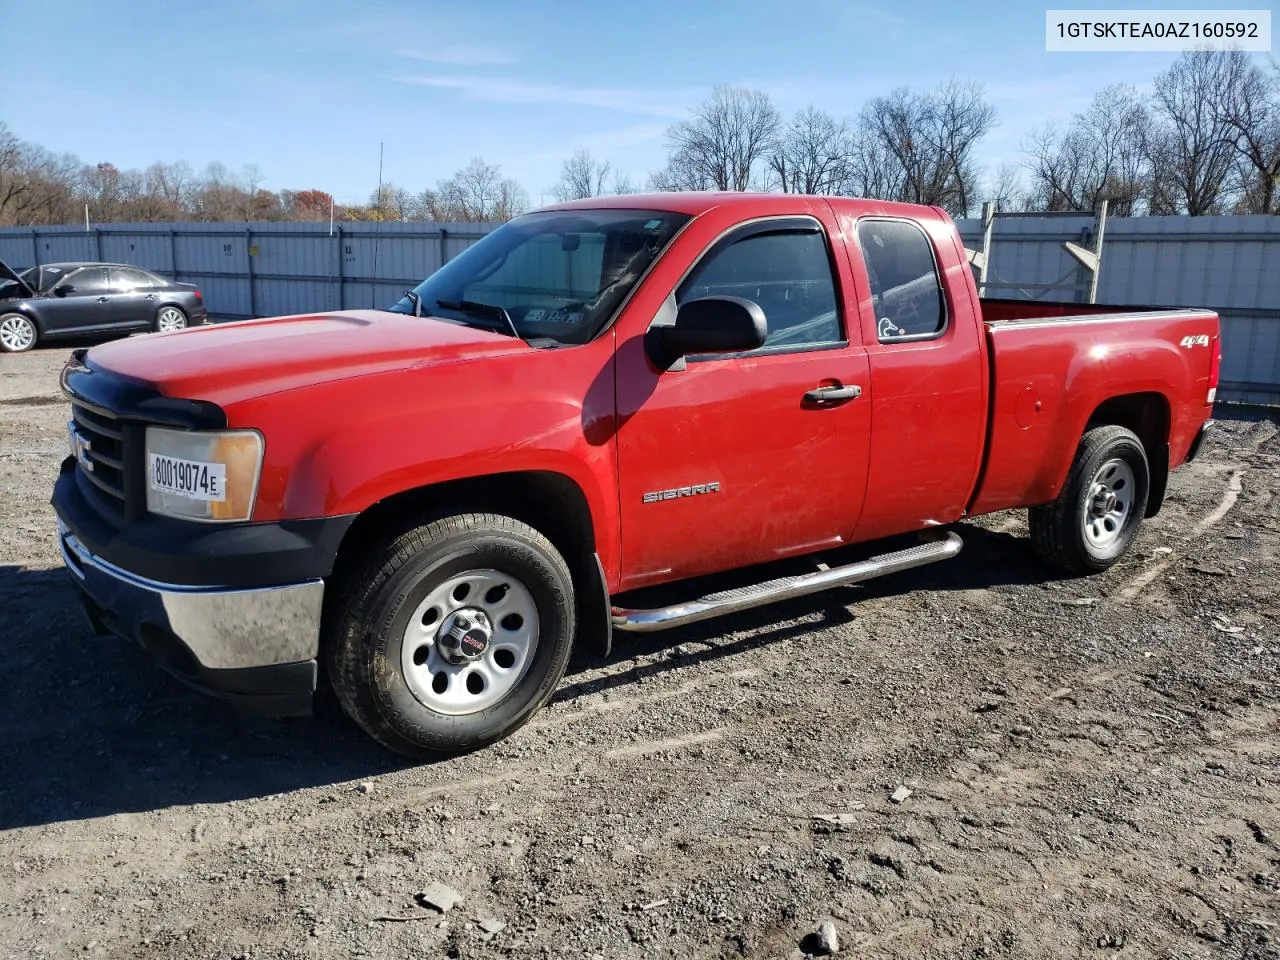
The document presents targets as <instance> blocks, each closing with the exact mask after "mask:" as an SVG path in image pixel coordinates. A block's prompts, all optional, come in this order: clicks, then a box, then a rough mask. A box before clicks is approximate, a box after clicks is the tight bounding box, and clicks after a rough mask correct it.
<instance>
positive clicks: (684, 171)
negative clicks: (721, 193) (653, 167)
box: [646, 149, 717, 191]
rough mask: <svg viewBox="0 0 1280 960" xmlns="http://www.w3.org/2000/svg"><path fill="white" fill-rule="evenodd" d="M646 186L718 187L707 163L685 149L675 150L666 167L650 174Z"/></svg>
mask: <svg viewBox="0 0 1280 960" xmlns="http://www.w3.org/2000/svg"><path fill="white" fill-rule="evenodd" d="M646 186H647V188H648V189H649V190H655V191H668V190H715V189H717V186H716V183H715V181H714V180H713V179H712V178H711V175H710V174H709V173H708V172H707V170H706V165H705V164H703V163H702V162H701V161H699V160H698V159H697V158H695V157H694V156H693V155H692V154H691V153H690V152H689V151H687V150H684V149H678V150H676V151H674V152H673V153H672V154H671V155H670V156H669V157H668V158H667V165H666V166H665V167H663V168H662V169H661V170H657V171H655V172H654V173H651V174H649V177H648V180H647V181H646Z"/></svg>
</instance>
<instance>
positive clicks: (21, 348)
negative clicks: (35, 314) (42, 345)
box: [0, 313, 40, 353]
mask: <svg viewBox="0 0 1280 960" xmlns="http://www.w3.org/2000/svg"><path fill="white" fill-rule="evenodd" d="M39 339H40V331H39V329H38V328H37V327H36V323H35V321H34V320H32V319H31V318H30V317H27V316H24V315H22V314H21V313H6V314H3V315H0V351H3V352H4V353H26V352H27V351H28V350H30V349H31V348H32V347H34V346H35V345H36V343H37V341H39Z"/></svg>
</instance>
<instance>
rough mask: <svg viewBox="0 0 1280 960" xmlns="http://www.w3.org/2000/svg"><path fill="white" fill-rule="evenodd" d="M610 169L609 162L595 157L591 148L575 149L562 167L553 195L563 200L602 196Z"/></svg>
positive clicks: (552, 190)
mask: <svg viewBox="0 0 1280 960" xmlns="http://www.w3.org/2000/svg"><path fill="white" fill-rule="evenodd" d="M609 170H610V166H609V164H608V162H607V161H601V160H597V159H595V157H593V156H591V151H590V150H587V149H585V148H584V149H580V150H575V151H574V153H573V156H571V157H570V158H569V159H568V160H566V161H565V162H564V165H563V166H562V167H561V168H560V180H559V181H558V182H557V183H556V185H555V186H554V187H552V188H551V195H552V196H553V197H555V198H556V199H557V200H559V201H561V202H564V201H566V200H584V199H586V198H587V197H598V196H601V195H603V194H604V192H605V189H604V182H605V178H606V177H608V176H609Z"/></svg>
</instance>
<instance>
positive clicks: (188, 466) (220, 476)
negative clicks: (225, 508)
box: [147, 453, 227, 503]
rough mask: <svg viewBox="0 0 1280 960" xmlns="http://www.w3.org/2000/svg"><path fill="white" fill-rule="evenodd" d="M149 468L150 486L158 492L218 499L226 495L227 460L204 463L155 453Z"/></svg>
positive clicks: (224, 498) (219, 500)
mask: <svg viewBox="0 0 1280 960" xmlns="http://www.w3.org/2000/svg"><path fill="white" fill-rule="evenodd" d="M147 472H148V473H149V474H150V475H151V489H152V490H155V491H157V492H159V493H171V494H173V495H174V496H176V497H185V498H186V499H188V500H211V501H215V502H217V503H221V502H222V501H224V500H226V499H227V489H226V488H227V465H226V464H225V463H201V462H200V461H198V460H181V459H179V458H178V457H166V456H164V455H163V454H159V453H153V454H151V455H150V463H149V464H148V471H147Z"/></svg>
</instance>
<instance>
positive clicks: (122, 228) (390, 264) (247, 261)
mask: <svg viewBox="0 0 1280 960" xmlns="http://www.w3.org/2000/svg"><path fill="white" fill-rule="evenodd" d="M493 228H494V224H475V223H457V224H455V223H445V224H441V223H425V222H419V223H384V224H381V225H378V224H371V223H359V224H350V223H347V224H342V223H339V224H334V228H333V233H332V235H331V234H330V233H329V225H328V224H325V223H253V224H248V223H173V224H170V223H144V224H113V225H111V226H106V227H100V228H96V229H93V230H89V231H85V230H84V228H82V227H81V228H77V227H37V228H35V229H34V230H32V229H12V228H11V229H5V230H0V259H3V260H4V261H5V262H6V263H8V264H9V265H10V266H12V267H14V268H15V269H21V268H23V267H29V266H33V265H35V264H37V263H53V262H56V261H59V260H105V261H108V262H113V263H132V264H135V265H137V266H140V267H145V268H146V269H148V270H154V271H155V272H156V273H159V274H162V275H164V276H166V277H171V278H173V279H176V280H182V281H185V282H188V283H197V284H199V285H200V289H201V291H202V292H203V293H204V297H205V302H206V303H207V304H208V307H209V313H210V315H211V316H213V317H214V318H215V319H219V320H236V319H243V318H246V317H271V316H282V315H286V314H291V313H306V312H308V311H313V310H342V309H347V308H351V307H371V306H374V305H384V304H388V303H393V302H394V301H395V300H397V299H399V297H400V294H401V292H402V291H403V290H404V288H405V287H412V286H416V285H417V284H418V283H419V282H420V281H421V280H422V279H423V278H424V277H426V276H427V275H429V274H430V273H432V272H434V271H435V270H436V269H438V268H439V267H440V265H441V264H442V263H444V262H445V261H446V260H451V259H452V258H453V257H455V256H457V255H458V254H459V253H461V252H462V251H463V250H465V249H466V248H467V247H468V246H470V245H471V244H472V243H474V242H475V241H476V240H478V239H479V238H480V237H482V236H484V235H485V234H486V233H488V232H489V231H490V230H492V229H493Z"/></svg>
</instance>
